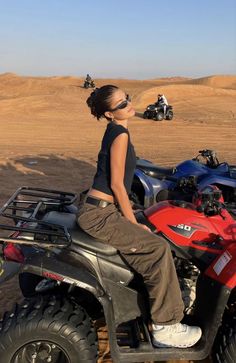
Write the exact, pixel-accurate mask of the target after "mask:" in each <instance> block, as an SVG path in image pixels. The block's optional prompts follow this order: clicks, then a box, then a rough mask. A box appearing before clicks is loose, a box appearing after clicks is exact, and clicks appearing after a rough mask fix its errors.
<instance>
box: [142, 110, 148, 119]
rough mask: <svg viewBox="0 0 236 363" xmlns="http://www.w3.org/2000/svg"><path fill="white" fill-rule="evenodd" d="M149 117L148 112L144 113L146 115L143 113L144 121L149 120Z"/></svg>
mask: <svg viewBox="0 0 236 363" xmlns="http://www.w3.org/2000/svg"><path fill="white" fill-rule="evenodd" d="M148 116H149V115H148V112H147V111H144V113H143V118H144V119H147V118H149V117H148Z"/></svg>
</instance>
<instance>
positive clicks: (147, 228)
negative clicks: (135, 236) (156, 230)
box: [138, 223, 152, 233]
mask: <svg viewBox="0 0 236 363" xmlns="http://www.w3.org/2000/svg"><path fill="white" fill-rule="evenodd" d="M138 225H139V227H141V228H143V229H145V230H146V231H148V232H150V233H152V231H151V229H150V228H149V227H148V226H146V224H142V223H138Z"/></svg>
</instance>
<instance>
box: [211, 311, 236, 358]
mask: <svg viewBox="0 0 236 363" xmlns="http://www.w3.org/2000/svg"><path fill="white" fill-rule="evenodd" d="M235 357H236V317H235V316H234V317H232V319H231V320H229V321H227V323H226V322H224V323H223V324H222V326H221V327H220V329H219V332H218V334H217V337H216V340H215V343H214V346H213V349H212V361H213V363H235Z"/></svg>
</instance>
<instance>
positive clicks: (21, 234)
mask: <svg viewBox="0 0 236 363" xmlns="http://www.w3.org/2000/svg"><path fill="white" fill-rule="evenodd" d="M76 199H77V195H76V194H74V193H69V192H62V191H58V190H50V189H44V188H30V187H25V186H24V187H21V188H19V189H17V190H16V192H15V193H14V194H13V195H12V196H11V197H10V199H9V200H8V201H7V202H6V203H5V204H4V206H3V207H2V208H1V209H0V243H4V242H6V243H14V244H15V243H16V244H23V245H30V246H38V247H42V248H53V247H60V248H63V247H67V246H68V245H69V244H70V243H71V237H70V234H69V232H68V230H67V228H66V227H64V226H61V225H57V224H53V223H48V222H45V221H43V220H42V217H43V215H45V213H47V212H49V211H52V210H57V211H65V208H66V207H67V206H69V205H71V204H73V203H74V202H75V201H76ZM2 220H3V221H4V222H5V223H2ZM3 232H5V233H3ZM9 232H11V233H10V235H8V234H9Z"/></svg>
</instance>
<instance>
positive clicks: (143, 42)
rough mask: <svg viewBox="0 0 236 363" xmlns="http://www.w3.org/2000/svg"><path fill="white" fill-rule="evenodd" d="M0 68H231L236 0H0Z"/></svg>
mask: <svg viewBox="0 0 236 363" xmlns="http://www.w3.org/2000/svg"><path fill="white" fill-rule="evenodd" d="M0 39H1V43H0V44H1V46H0V73H5V72H13V73H17V74H19V75H34V76H54V75H74V76H84V75H85V74H87V73H90V74H91V75H92V76H93V77H95V78H98V77H103V78H106V77H111V78H118V77H120V78H135V79H147V78H158V77H171V76H187V77H201V76H207V75H213V74H236V0H224V1H222V0H221V1H219V0H198V1H197V0H178V1H176V0H166V1H159V0H119V1H115V0H90V1H84V0H7V1H2V0H0Z"/></svg>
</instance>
